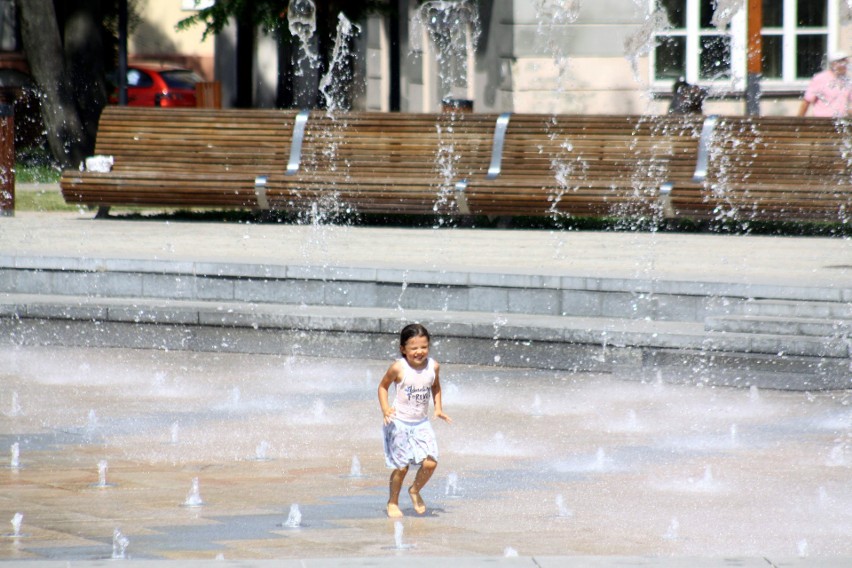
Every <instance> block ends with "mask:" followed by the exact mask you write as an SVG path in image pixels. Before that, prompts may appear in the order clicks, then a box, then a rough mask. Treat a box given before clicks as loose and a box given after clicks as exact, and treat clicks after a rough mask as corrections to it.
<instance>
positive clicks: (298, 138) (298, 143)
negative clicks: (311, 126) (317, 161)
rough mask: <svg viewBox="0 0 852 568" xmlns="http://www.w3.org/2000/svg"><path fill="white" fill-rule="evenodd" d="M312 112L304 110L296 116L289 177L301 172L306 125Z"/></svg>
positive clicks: (288, 170)
mask: <svg viewBox="0 0 852 568" xmlns="http://www.w3.org/2000/svg"><path fill="white" fill-rule="evenodd" d="M310 114H311V111H309V110H302V111H299V114H297V115H296V120H295V122H293V141H292V142H291V143H290V160H289V161H288V162H287V175H288V176H291V175H293V174H295V173H296V172H298V171H299V166H300V165H301V162H302V141H303V140H304V139H305V125H306V124H307V123H308V116H310Z"/></svg>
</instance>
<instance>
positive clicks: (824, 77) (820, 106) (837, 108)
mask: <svg viewBox="0 0 852 568" xmlns="http://www.w3.org/2000/svg"><path fill="white" fill-rule="evenodd" d="M803 98H804V99H805V100H806V101H808V102H809V103H811V107H812V111H813V115H814V116H828V117H839V116H846V115H847V114H848V112H849V107H850V105H852V83H850V81H849V78H848V77H846V76H844V77H837V76H836V75H835V74H834V73H832V72H831V71H830V70H825V71H822V72H820V73H817V74H816V75H814V77H813V79H811V82H810V84H809V85H808V88H807V90H806V91H805V96H804V97H803Z"/></svg>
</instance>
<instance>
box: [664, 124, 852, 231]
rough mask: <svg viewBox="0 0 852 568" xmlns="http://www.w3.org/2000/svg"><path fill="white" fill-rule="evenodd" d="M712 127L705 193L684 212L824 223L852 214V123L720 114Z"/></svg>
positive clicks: (687, 204) (685, 205) (687, 203)
mask: <svg viewBox="0 0 852 568" xmlns="http://www.w3.org/2000/svg"><path fill="white" fill-rule="evenodd" d="M711 120H713V119H712V118H711V119H708V121H711ZM710 130H711V132H710V133H709V134H708V136H709V139H708V141H707V142H708V146H709V147H708V152H709V154H710V155H709V158H708V162H709V166H708V168H707V172H706V179H705V180H704V183H703V185H704V187H703V191H702V194H701V196H700V198H699V197H698V196H696V197H695V199H693V200H691V201H684V202H682V203H680V205H679V206H680V210H681V211H682V213H683V214H684V215H691V216H701V217H712V218H718V219H723V218H735V219H740V220H749V219H773V220H818V221H843V220H848V219H849V218H850V215H852V122H850V121H835V120H832V119H820V118H790V117H759V118H755V117H718V118H716V119H715V125H713V126H712V128H711V129H710Z"/></svg>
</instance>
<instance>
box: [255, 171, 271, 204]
mask: <svg viewBox="0 0 852 568" xmlns="http://www.w3.org/2000/svg"><path fill="white" fill-rule="evenodd" d="M267 179H268V178H267V176H257V177H256V178H254V195H255V197H257V207H258V208H259V209H269V200H268V199H266V180H267Z"/></svg>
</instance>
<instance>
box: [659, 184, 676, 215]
mask: <svg viewBox="0 0 852 568" xmlns="http://www.w3.org/2000/svg"><path fill="white" fill-rule="evenodd" d="M672 189H674V184H673V183H672V182H670V181H667V182H665V183H663V184H662V185H660V197H659V202H660V209H661V210H662V212H663V217H664V218H665V219H672V218H674V217H675V216H676V215H677V213H675V210H674V206H673V205H672Z"/></svg>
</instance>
